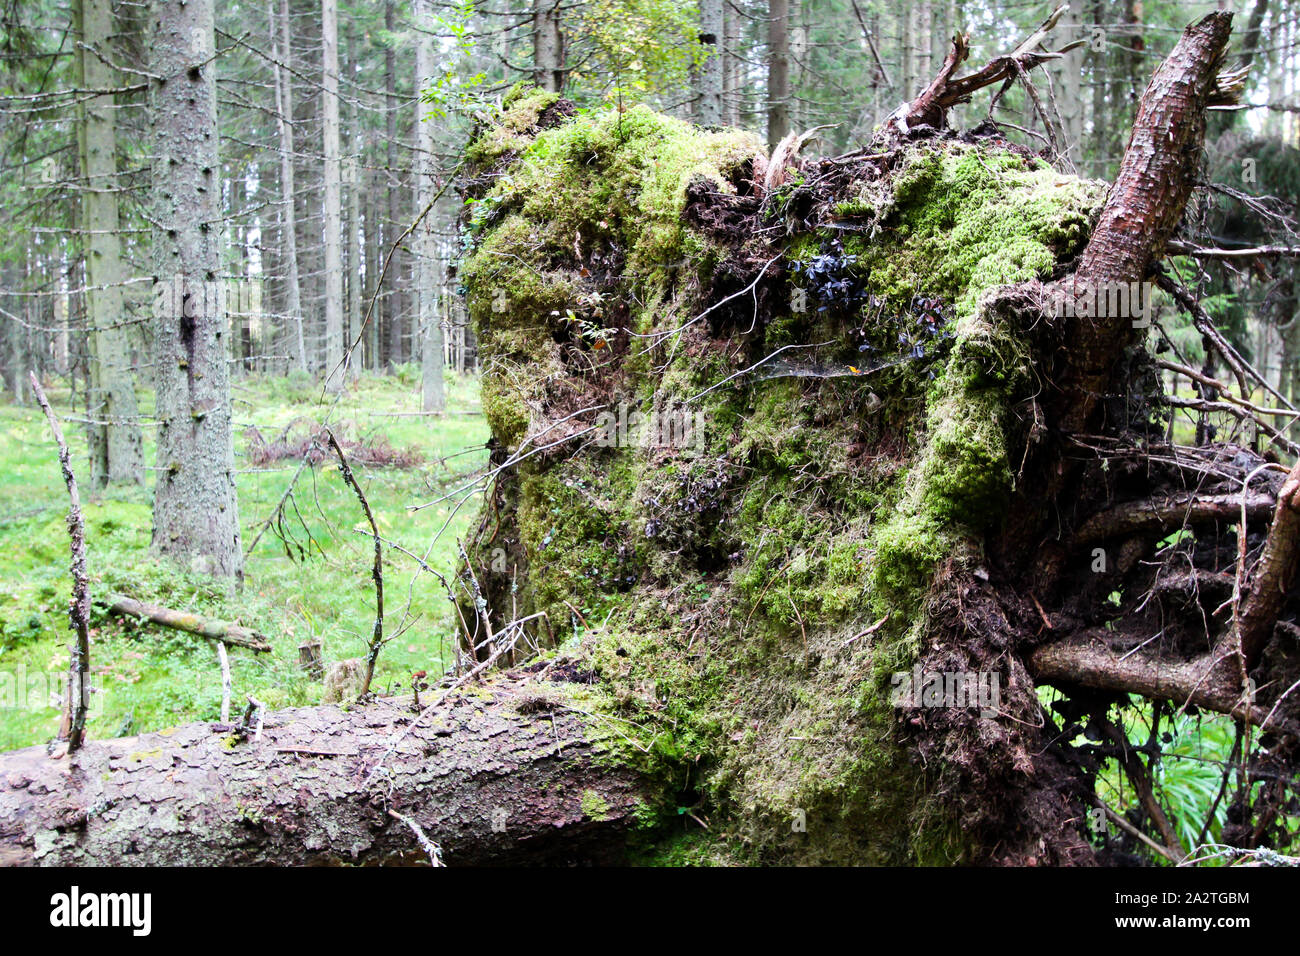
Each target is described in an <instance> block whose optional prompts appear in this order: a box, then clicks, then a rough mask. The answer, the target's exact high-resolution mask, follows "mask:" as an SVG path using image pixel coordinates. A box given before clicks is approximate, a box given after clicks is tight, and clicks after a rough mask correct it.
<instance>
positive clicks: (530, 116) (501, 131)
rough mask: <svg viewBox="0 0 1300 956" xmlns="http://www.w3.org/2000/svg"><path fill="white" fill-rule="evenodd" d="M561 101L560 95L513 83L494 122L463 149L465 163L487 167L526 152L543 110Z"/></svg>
mask: <svg viewBox="0 0 1300 956" xmlns="http://www.w3.org/2000/svg"><path fill="white" fill-rule="evenodd" d="M559 101H560V94H558V93H548V92H547V91H546V90H542V89H538V88H537V87H535V86H532V85H530V84H527V83H516V84H515V85H514V86H513V87H511V89H510V92H509V93H507V94H506V96H505V99H504V100H503V101H502V103H501V112H500V114H499V115H498V117H497V121H496V123H494V124H493V125H492V126H490V127H489V128H488V129H486V130H484V131H483V132H482V134H481V135H479V136H477V137H476V138H475V139H474V141H473V142H472V143H470V145H469V147H468V148H467V149H466V150H465V159H466V161H467V162H468V163H471V164H474V165H478V166H490V165H492V164H493V163H495V162H497V161H498V160H500V159H501V158H502V157H503V156H507V155H509V154H511V153H517V152H519V151H520V150H523V149H526V148H527V146H528V144H529V143H530V142H531V141H532V134H533V133H536V132H537V126H538V122H539V121H540V120H541V117H542V114H543V113H545V112H546V110H548V109H550V108H551V107H553V106H554V105H555V104H556V103H558V102H559Z"/></svg>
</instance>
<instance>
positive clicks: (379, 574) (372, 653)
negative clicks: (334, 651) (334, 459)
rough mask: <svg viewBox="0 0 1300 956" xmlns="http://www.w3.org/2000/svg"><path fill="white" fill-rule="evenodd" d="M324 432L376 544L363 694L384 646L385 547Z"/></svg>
mask: <svg viewBox="0 0 1300 956" xmlns="http://www.w3.org/2000/svg"><path fill="white" fill-rule="evenodd" d="M325 434H326V436H327V437H328V439H329V443H330V447H331V448H333V449H334V454H336V455H338V458H339V471H340V472H342V474H343V480H344V481H345V482H347V483H348V486H349V487H350V488H351V489H352V491H353V492H354V493H355V494H356V496H357V500H358V501H360V502H361V510H362V511H364V512H365V513H366V521H368V522H370V536H371V538H372V539H373V540H374V544H375V563H374V566H373V567H372V568H371V569H370V577H371V578H372V579H373V580H374V582H375V626H374V629H373V630H372V631H371V633H370V649H369V650H368V651H367V652H366V676H365V677H364V678H363V679H362V681H361V693H360V695H359V696H361V697H365V696H366V695H367V694H369V693H370V681H371V680H372V679H374V676H375V662H376V661H377V660H379V650H380V648H382V647H383V646H384V550H383V544H382V541H381V539H380V537H379V527H378V526H377V525H376V524H375V516H374V515H373V514H372V513H371V511H370V502H368V501H366V495H365V492H363V491H362V490H361V486H360V485H359V484H357V479H356V476H355V475H353V474H352V467H351V466H350V465H349V464H348V458H347V456H346V455H345V454H343V449H342V448H340V447H339V443H338V440H337V439H335V437H334V432H332V431H330V430H329V429H328V428H327V429H326V430H325Z"/></svg>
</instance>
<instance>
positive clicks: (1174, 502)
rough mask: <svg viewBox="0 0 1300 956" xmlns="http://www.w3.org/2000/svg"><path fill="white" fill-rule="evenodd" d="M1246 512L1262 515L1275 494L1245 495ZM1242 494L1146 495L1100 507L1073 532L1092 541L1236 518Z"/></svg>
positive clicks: (1076, 539)
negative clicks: (1099, 509)
mask: <svg viewBox="0 0 1300 956" xmlns="http://www.w3.org/2000/svg"><path fill="white" fill-rule="evenodd" d="M1245 504H1246V515H1247V517H1250V518H1262V517H1265V516H1266V515H1268V514H1270V513H1271V512H1272V509H1273V496H1272V495H1270V494H1268V493H1267V492H1262V491H1259V492H1252V493H1250V494H1248V495H1247V496H1246V499H1245ZM1241 505H1242V496H1241V495H1240V494H1223V495H1197V494H1196V493H1195V492H1184V493H1182V494H1177V495H1173V496H1171V497H1169V498H1166V499H1164V500H1162V501H1157V500H1155V499H1151V498H1149V499H1144V500H1142V501H1126V502H1124V503H1123V504H1119V505H1116V506H1115V507H1113V508H1108V509H1107V510H1105V511H1099V512H1098V513H1097V514H1095V515H1093V516H1092V517H1090V518H1089V519H1088V520H1087V521H1085V522H1084V523H1083V524H1082V525H1081V526H1080V527H1079V529H1078V530H1077V531H1076V532H1075V533H1074V538H1073V543H1074V544H1075V545H1083V544H1091V543H1093V542H1094V541H1101V540H1103V539H1105V538H1115V537H1121V536H1128V535H1132V534H1136V533H1139V532H1168V531H1176V530H1177V529H1179V528H1183V527H1188V526H1191V525H1197V524H1207V523H1209V522H1214V521H1234V520H1236V519H1237V518H1238V517H1239V516H1240V509H1241Z"/></svg>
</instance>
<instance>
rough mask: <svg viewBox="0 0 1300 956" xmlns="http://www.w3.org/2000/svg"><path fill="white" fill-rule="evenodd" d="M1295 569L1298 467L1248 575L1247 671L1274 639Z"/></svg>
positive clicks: (1299, 556)
mask: <svg viewBox="0 0 1300 956" xmlns="http://www.w3.org/2000/svg"><path fill="white" fill-rule="evenodd" d="M1297 566H1300V463H1297V464H1296V466H1295V467H1294V468H1292V469H1291V473H1290V474H1289V475H1287V477H1286V481H1284V482H1283V483H1282V490H1281V491H1280V492H1279V493H1278V497H1277V511H1276V512H1274V514H1273V525H1272V527H1271V528H1269V532H1268V539H1267V540H1266V541H1265V542H1264V552H1263V554H1261V555H1260V558H1259V562H1258V563H1257V564H1256V565H1255V569H1254V571H1253V572H1252V574H1251V580H1250V594H1249V595H1248V596H1247V598H1246V601H1245V603H1244V604H1243V605H1242V608H1241V614H1240V616H1239V626H1240V635H1241V653H1242V656H1243V657H1244V659H1245V662H1246V667H1247V669H1249V668H1251V667H1253V666H1254V665H1255V663H1256V662H1257V661H1258V660H1259V656H1260V654H1262V653H1263V651H1264V648H1265V647H1266V646H1267V644H1268V641H1269V638H1270V637H1272V635H1273V630H1274V625H1275V624H1276V623H1277V618H1278V614H1279V613H1280V612H1281V610H1282V605H1283V603H1284V602H1285V600H1286V592H1287V591H1288V590H1289V589H1290V587H1291V584H1292V582H1293V581H1294V580H1295V575H1296V569H1297Z"/></svg>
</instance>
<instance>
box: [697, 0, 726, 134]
mask: <svg viewBox="0 0 1300 956" xmlns="http://www.w3.org/2000/svg"><path fill="white" fill-rule="evenodd" d="M723 2H724V0H701V2H700V37H699V39H700V45H701V46H703V47H704V50H705V54H704V62H703V63H701V64H700V67H699V71H698V74H697V82H698V83H699V90H698V91H697V94H698V96H699V107H698V109H697V111H696V115H697V116H698V117H699V121H700V125H702V126H718V125H720V124H721V123H722V119H723V100H722V94H723V86H724V84H723V75H722V74H723V70H724V67H725V54H724V49H725V48H724V45H723V38H724V29H723V18H722V4H723Z"/></svg>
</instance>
